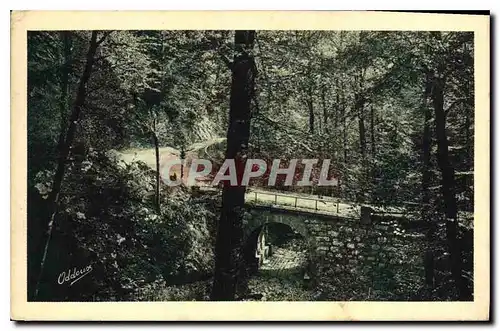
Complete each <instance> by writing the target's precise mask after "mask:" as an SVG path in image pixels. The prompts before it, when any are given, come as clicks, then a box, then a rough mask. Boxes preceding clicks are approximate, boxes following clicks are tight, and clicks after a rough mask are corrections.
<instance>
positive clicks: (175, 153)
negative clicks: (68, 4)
mask: <svg viewBox="0 0 500 331" xmlns="http://www.w3.org/2000/svg"><path fill="white" fill-rule="evenodd" d="M225 140H226V139H225V138H214V139H210V140H206V141H201V142H197V143H194V144H192V145H190V146H189V147H188V148H187V149H186V156H185V158H186V159H196V158H200V157H201V158H207V157H208V158H210V157H211V155H210V153H209V152H208V148H209V147H212V146H217V145H219V144H222V143H223V142H225ZM159 151H160V160H165V159H169V158H173V157H179V156H180V151H179V150H178V149H175V148H173V147H161V148H160V149H159ZM108 155H110V156H113V157H115V158H116V160H118V161H123V162H124V163H126V164H129V163H132V162H136V161H141V162H144V163H145V164H146V165H148V166H149V167H150V168H151V169H156V159H155V149H154V148H145V149H140V148H131V149H126V150H122V151H116V150H110V151H109V152H108ZM205 189H208V190H210V189H214V190H215V189H218V188H210V187H205ZM245 201H247V202H249V203H258V204H261V205H270V206H279V207H280V208H284V209H290V210H307V211H313V212H317V213H327V214H332V215H338V216H342V217H352V218H359V216H360V205H358V204H355V203H349V202H342V201H340V200H339V199H337V198H333V197H329V196H318V195H315V194H307V193H296V192H278V191H274V190H266V189H263V188H254V187H248V188H247V192H246V197H245ZM365 206H367V205H366V204H365ZM370 207H371V208H372V209H373V210H374V212H376V213H384V214H391V215H402V214H404V213H405V212H406V210H405V208H400V207H384V208H381V207H377V206H370Z"/></svg>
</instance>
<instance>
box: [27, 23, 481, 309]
mask: <svg viewBox="0 0 500 331" xmlns="http://www.w3.org/2000/svg"><path fill="white" fill-rule="evenodd" d="M473 45H474V34H473V33H472V32H440V31H432V32H431V31H368V30H366V31H308V30H304V31H277V30H276V31H273V30H266V31H260V30H256V31H254V30H237V31H226V30H211V31H205V30H167V31H162V30H151V31H147V30H141V31H132V30H130V31H127V30H123V31H97V30H93V31H90V30H89V31H29V32H28V100H27V101H28V114H27V117H28V123H27V130H28V151H27V152H28V173H27V180H28V192H27V210H28V238H27V243H28V266H27V267H28V280H27V281H28V300H29V301H193V300H196V301H198V300H199V301H210V300H212V301H233V300H237V301H351V300H352V301H471V300H473V298H474V293H473V288H474V286H473V285H474V279H473V275H474V270H473V269H474V268H473V219H474V217H473V214H474V182H473V178H474V57H473V55H474V49H473ZM172 159H179V160H185V163H182V164H181V165H180V166H179V167H172V168H169V169H167V171H166V170H165V169H166V168H165V165H166V164H167V163H168V161H169V160H172ZM199 159H206V160H210V161H211V162H212V163H213V164H214V165H217V167H220V166H221V165H222V164H224V162H225V161H226V160H234V162H235V164H236V166H235V169H236V173H237V178H238V180H239V182H238V183H237V185H230V184H229V182H228V181H221V182H220V183H217V184H214V181H213V178H214V176H216V175H217V171H216V170H214V171H212V172H210V173H207V174H206V175H205V176H203V177H199V178H198V179H197V180H196V185H187V184H186V177H187V173H188V172H189V171H190V170H189V169H190V166H191V165H193V164H195V165H196V164H197V163H196V162H197V161H196V160H199ZM249 159H260V160H264V161H263V162H264V163H265V164H268V165H269V166H270V164H274V163H273V162H275V161H273V160H280V163H279V165H280V167H281V168H284V167H287V166H291V164H292V163H293V164H294V166H295V163H294V162H295V161H292V160H299V161H298V162H297V165H296V167H295V168H294V169H295V170H294V172H293V173H292V174H291V175H290V176H291V177H290V179H291V185H287V181H286V179H287V178H288V176H287V175H285V174H278V175H277V177H276V178H275V179H276V181H275V183H273V184H272V185H271V184H270V180H269V179H270V177H272V174H271V173H270V172H269V171H263V174H262V176H260V177H259V178H254V179H253V180H251V181H250V182H249V183H246V184H245V183H243V181H241V178H242V177H241V174H242V173H243V171H244V170H243V169H244V168H245V167H246V166H247V165H248V164H247V160H249ZM311 159H314V160H319V161H318V163H319V164H321V163H322V162H323V161H324V160H329V164H328V165H327V169H326V170H327V174H328V176H329V178H335V185H323V184H322V183H323V182H322V181H321V179H320V173H319V171H316V170H313V171H312V172H311V173H310V181H311V183H312V184H311V185H308V186H301V185H299V184H298V183H299V180H300V179H301V178H302V175H303V174H304V173H306V172H307V171H306V168H307V165H306V163H305V162H301V161H304V160H311ZM323 164H325V163H324V162H323ZM217 167H215V168H214V169H216V168H217ZM257 168H258V167H257ZM252 169H253V168H252ZM308 177H309V176H308ZM176 179H179V180H180V184H179V185H176V186H172V185H167V184H166V182H168V180H176Z"/></svg>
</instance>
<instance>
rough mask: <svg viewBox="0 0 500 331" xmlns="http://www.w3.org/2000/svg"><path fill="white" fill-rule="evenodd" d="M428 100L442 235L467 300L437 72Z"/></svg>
mask: <svg viewBox="0 0 500 331" xmlns="http://www.w3.org/2000/svg"><path fill="white" fill-rule="evenodd" d="M433 81H434V83H433V89H432V101H433V105H434V114H435V119H436V136H437V144H438V153H437V161H438V165H439V168H440V169H441V176H442V178H441V191H442V194H443V200H444V205H445V216H446V235H447V241H448V247H449V251H450V259H451V274H452V276H453V279H454V281H455V284H456V287H457V290H458V293H459V298H460V300H471V299H472V293H471V292H470V290H469V288H468V287H467V284H466V282H465V279H464V278H463V277H462V250H461V248H460V243H459V240H458V220H457V201H456V199H455V170H454V168H453V166H452V164H451V162H450V158H449V154H448V137H447V135H446V115H445V113H444V87H445V81H444V78H443V77H441V76H440V74H439V73H438V74H437V75H435V76H434V77H433Z"/></svg>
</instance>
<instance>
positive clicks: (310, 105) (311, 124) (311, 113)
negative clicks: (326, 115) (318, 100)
mask: <svg viewBox="0 0 500 331" xmlns="http://www.w3.org/2000/svg"><path fill="white" fill-rule="evenodd" d="M308 92H309V93H308V94H309V95H308V96H307V107H308V108H309V132H310V133H311V134H314V104H313V95H312V93H313V90H312V86H311V85H309V91H308Z"/></svg>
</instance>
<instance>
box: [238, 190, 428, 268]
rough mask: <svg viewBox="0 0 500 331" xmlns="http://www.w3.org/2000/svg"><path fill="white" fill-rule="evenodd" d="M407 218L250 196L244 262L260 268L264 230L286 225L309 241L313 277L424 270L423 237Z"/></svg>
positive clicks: (315, 201) (295, 198) (321, 202)
mask: <svg viewBox="0 0 500 331" xmlns="http://www.w3.org/2000/svg"><path fill="white" fill-rule="evenodd" d="M403 215H404V214H402V210H396V209H392V210H385V211H382V210H380V209H378V210H377V209H374V208H370V207H366V206H365V207H354V206H350V205H347V204H342V203H339V202H336V201H335V200H334V199H332V198H328V197H322V198H320V197H313V196H301V195H291V194H278V193H272V192H265V191H249V192H248V193H247V196H246V213H245V218H244V240H245V257H246V260H247V263H248V264H249V265H255V264H256V262H257V260H258V259H257V258H256V257H257V256H256V249H257V242H258V238H259V234H260V233H261V230H262V228H263V226H264V225H265V224H268V223H282V224H286V225H288V226H289V227H290V228H291V229H293V230H294V231H295V232H298V233H299V234H301V235H302V237H303V238H304V240H305V241H306V243H307V247H308V262H309V263H308V272H309V274H310V275H312V276H313V277H314V278H316V277H315V276H319V275H321V274H323V273H326V272H328V271H330V272H332V271H333V272H334V273H340V272H350V273H351V274H352V273H356V274H359V273H360V272H362V273H363V274H365V275H369V274H373V273H374V272H376V271H377V270H380V269H391V270H395V269H397V268H398V267H408V265H409V264H411V267H412V268H421V267H423V264H422V261H421V252H420V250H419V248H418V247H419V245H420V244H419V242H420V241H421V240H422V239H423V234H421V233H419V231H418V230H415V226H414V225H415V224H416V223H415V222H414V221H413V222H410V221H409V220H408V218H407V217H403ZM420 247H422V246H420ZM408 256H410V257H411V258H408Z"/></svg>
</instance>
